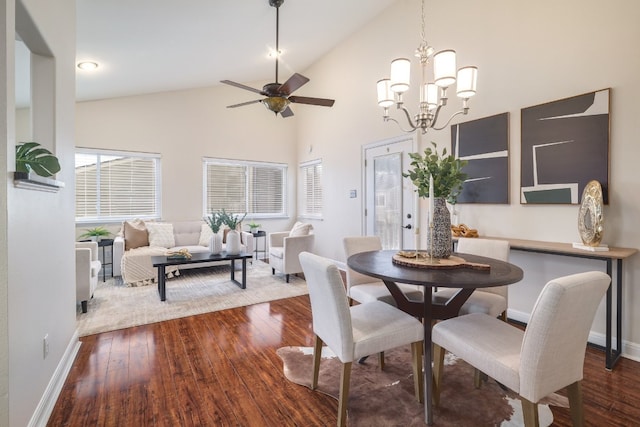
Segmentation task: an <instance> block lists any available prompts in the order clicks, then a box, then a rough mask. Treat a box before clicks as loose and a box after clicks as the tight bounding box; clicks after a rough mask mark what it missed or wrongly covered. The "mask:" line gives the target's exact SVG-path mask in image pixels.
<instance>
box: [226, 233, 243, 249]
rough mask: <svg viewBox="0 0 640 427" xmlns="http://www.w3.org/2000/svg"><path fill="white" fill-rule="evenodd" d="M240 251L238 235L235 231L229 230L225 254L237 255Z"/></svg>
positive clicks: (240, 245)
mask: <svg viewBox="0 0 640 427" xmlns="http://www.w3.org/2000/svg"><path fill="white" fill-rule="evenodd" d="M241 251H242V244H241V243H240V233H238V231H237V230H231V231H229V233H228V234H227V254H228V255H238V254H239V253H240V252H241Z"/></svg>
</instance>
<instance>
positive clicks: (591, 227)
mask: <svg viewBox="0 0 640 427" xmlns="http://www.w3.org/2000/svg"><path fill="white" fill-rule="evenodd" d="M578 231H579V233H580V239H582V243H583V244H585V245H587V246H598V245H600V242H601V241H602V234H603V232H604V215H603V212H602V186H601V185H600V183H599V182H598V181H589V183H587V185H586V186H585V187H584V191H583V192H582V203H581V204H580V211H579V213H578Z"/></svg>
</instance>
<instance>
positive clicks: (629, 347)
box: [507, 309, 640, 362]
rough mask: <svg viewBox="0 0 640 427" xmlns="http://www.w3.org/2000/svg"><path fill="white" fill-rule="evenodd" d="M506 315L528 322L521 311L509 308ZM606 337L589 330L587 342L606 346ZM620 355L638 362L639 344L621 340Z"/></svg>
mask: <svg viewBox="0 0 640 427" xmlns="http://www.w3.org/2000/svg"><path fill="white" fill-rule="evenodd" d="M507 317H508V318H509V319H513V320H515V321H517V322H522V323H529V313H524V312H522V311H516V310H512V309H509V310H507ZM606 338H607V337H606V335H605V334H601V333H599V332H593V331H591V332H590V333H589V342H590V343H591V344H595V345H598V346H600V347H606V345H607V343H606ZM612 340H615V336H614V337H612ZM612 344H613V345H615V342H612ZM622 357H624V358H626V359H631V360H635V361H637V362H640V344H638V343H634V342H630V341H625V340H622Z"/></svg>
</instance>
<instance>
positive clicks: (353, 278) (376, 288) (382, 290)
mask: <svg viewBox="0 0 640 427" xmlns="http://www.w3.org/2000/svg"><path fill="white" fill-rule="evenodd" d="M343 245H344V252H345V255H346V258H347V259H348V258H349V257H350V256H351V255H354V254H358V253H360V252H368V251H379V250H381V249H382V243H381V242H380V237H378V236H353V237H345V238H344V240H343ZM398 287H399V288H400V290H401V291H402V292H403V293H404V294H405V295H406V296H407V297H408V298H409V299H411V300H415V301H422V300H423V298H424V296H423V292H422V290H421V289H419V288H418V287H416V286H414V285H407V284H398ZM347 295H348V297H349V299H350V300H354V301H357V302H359V303H365V302H370V301H382V302H386V303H387V304H391V305H393V306H395V305H396V302H395V300H394V299H393V296H392V295H391V293H390V292H389V290H388V289H387V286H386V285H385V284H384V282H383V281H382V280H380V279H376V278H374V277H371V276H367V275H365V274H360V273H358V272H356V271H354V270H352V269H351V268H348V267H347Z"/></svg>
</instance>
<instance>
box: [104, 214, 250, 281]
mask: <svg viewBox="0 0 640 427" xmlns="http://www.w3.org/2000/svg"><path fill="white" fill-rule="evenodd" d="M139 222H140V223H141V222H142V221H139ZM143 226H144V227H145V228H146V229H147V232H148V235H149V241H148V243H147V244H148V245H147V246H144V245H143V246H138V247H134V248H131V249H128V250H125V247H127V246H129V245H125V240H126V239H127V231H126V230H127V228H125V227H124V224H123V231H124V232H122V231H121V233H120V234H119V235H118V236H116V238H115V239H114V242H113V275H114V276H122V280H123V281H124V282H125V283H126V284H128V285H129V286H144V285H149V284H152V283H155V282H157V280H158V277H157V274H158V272H157V268H154V267H153V265H152V264H151V256H154V255H164V254H166V253H167V251H177V250H180V249H187V250H188V251H189V252H190V253H198V252H208V251H209V247H208V245H209V240H210V236H211V230H210V229H209V228H208V226H207V225H206V224H205V223H204V221H176V222H161V223H160V222H146V223H144V225H143ZM128 229H129V230H130V228H128ZM158 230H162V231H161V232H158ZM168 230H170V231H168ZM220 233H222V230H221V231H220ZM240 240H241V243H242V248H243V251H244V252H245V253H253V249H254V242H253V235H252V234H251V233H248V232H244V231H243V232H241V233H240ZM225 247H226V245H225V244H224V243H223V250H225ZM219 264H221V263H220V262H211V263H204V264H193V265H181V266H180V267H167V269H166V274H167V277H168V278H170V277H173V276H174V275H175V274H177V271H178V269H188V268H198V267H206V266H209V265H219Z"/></svg>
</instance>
